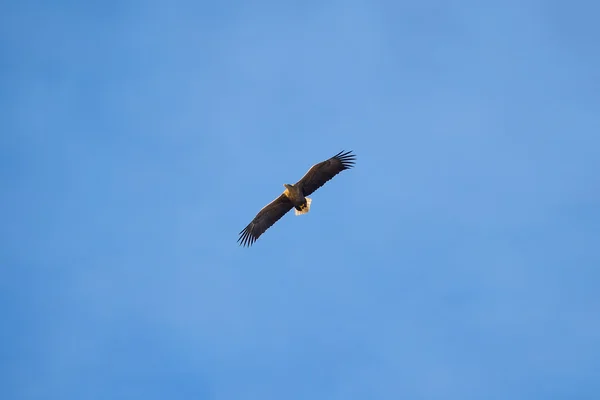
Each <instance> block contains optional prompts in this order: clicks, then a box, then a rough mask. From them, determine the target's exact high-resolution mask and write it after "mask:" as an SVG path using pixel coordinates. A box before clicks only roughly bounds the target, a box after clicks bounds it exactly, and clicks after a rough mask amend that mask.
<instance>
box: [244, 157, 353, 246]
mask: <svg viewBox="0 0 600 400" xmlns="http://www.w3.org/2000/svg"><path fill="white" fill-rule="evenodd" d="M350 153H352V151H347V152H344V151H340V152H339V153H337V154H336V155H335V156H333V157H331V158H330V159H329V160H325V161H323V162H320V163H318V164H315V165H313V166H312V167H311V168H310V169H309V170H308V172H307V173H306V174H305V175H304V176H303V177H302V179H300V180H299V181H298V182H296V184H294V185H290V184H287V183H284V184H283V186H284V187H285V190H284V192H283V193H282V194H281V195H280V196H279V197H278V198H276V199H275V200H273V201H272V202H271V203H269V204H267V205H266V206H265V207H263V209H262V210H260V211H259V212H258V214H256V217H254V219H253V220H252V222H250V223H249V224H248V226H247V227H245V228H244V229H243V230H242V231H241V232H240V238H239V239H238V242H239V244H240V245H242V246H251V245H252V244H253V243H254V242H256V240H257V239H258V238H259V237H260V235H262V234H263V233H265V231H266V230H267V229H269V228H270V227H271V226H272V225H273V224H274V223H275V222H277V221H278V220H279V219H280V218H281V217H283V216H284V215H285V214H286V213H287V212H288V211H290V210H291V209H292V208H294V209H295V210H294V211H295V214H296V215H302V214H306V213H307V212H308V211H309V210H310V203H311V202H312V200H311V199H310V198H308V197H305V196H308V195H309V194H311V193H313V192H314V191H315V190H317V189H318V188H320V187H321V186H323V185H324V184H325V183H326V182H327V181H329V180H330V179H331V178H333V177H334V176H336V175H337V174H339V173H340V172H342V171H343V170H346V169H350V168H352V167H353V166H354V160H355V158H356V156H355V155H353V154H350Z"/></svg>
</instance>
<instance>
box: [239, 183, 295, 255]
mask: <svg viewBox="0 0 600 400" xmlns="http://www.w3.org/2000/svg"><path fill="white" fill-rule="evenodd" d="M293 207H294V206H293V205H292V202H291V201H290V200H289V199H288V198H287V196H286V195H285V194H282V195H281V196H279V197H278V198H276V199H275V200H273V201H272V202H270V203H269V204H267V205H266V206H264V207H263V208H262V210H260V211H259V212H258V214H256V217H254V219H253V220H252V222H250V223H249V224H248V226H246V227H245V228H244V229H243V230H242V231H241V232H240V238H239V239H238V242H239V243H240V244H241V245H242V246H251V245H252V244H253V243H254V242H256V240H257V239H258V238H259V237H260V235H262V234H263V233H264V232H265V231H266V230H267V229H269V228H270V227H271V226H272V225H273V224H274V223H275V222H277V221H278V220H279V219H280V218H281V217H283V216H284V215H285V214H286V213H287V212H288V211H290V210H291V209H292V208H293Z"/></svg>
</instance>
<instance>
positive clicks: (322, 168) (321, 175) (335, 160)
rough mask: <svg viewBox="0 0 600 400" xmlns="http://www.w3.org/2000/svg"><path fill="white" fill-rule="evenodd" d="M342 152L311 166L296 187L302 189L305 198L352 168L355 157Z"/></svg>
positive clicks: (349, 153) (349, 152)
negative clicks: (298, 186)
mask: <svg viewBox="0 0 600 400" xmlns="http://www.w3.org/2000/svg"><path fill="white" fill-rule="evenodd" d="M351 153H352V151H347V152H344V151H343V150H342V151H340V152H339V153H337V154H336V155H335V156H333V157H331V158H330V159H328V160H325V161H323V162H320V163H318V164H315V165H313V166H312V167H311V168H310V169H309V170H308V172H307V173H306V174H305V175H304V176H303V177H302V179H300V180H299V181H298V182H297V183H296V185H300V186H301V187H302V191H303V193H304V195H305V196H308V195H309V194H311V193H313V192H314V191H315V190H317V189H318V188H320V187H321V186H323V185H324V184H325V183H326V182H327V181H329V180H330V179H332V178H333V177H334V176H336V175H337V174H339V173H340V172H342V171H344V170H346V169H350V168H352V167H353V166H354V163H355V159H356V156H355V155H354V154H351Z"/></svg>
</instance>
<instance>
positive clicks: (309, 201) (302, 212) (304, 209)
mask: <svg viewBox="0 0 600 400" xmlns="http://www.w3.org/2000/svg"><path fill="white" fill-rule="evenodd" d="M310 203H312V200H311V199H309V198H308V197H306V206H305V207H304V208H303V209H302V211H298V210H296V209H295V208H294V212H295V213H296V215H302V214H306V213H307V212H309V211H310Z"/></svg>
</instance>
